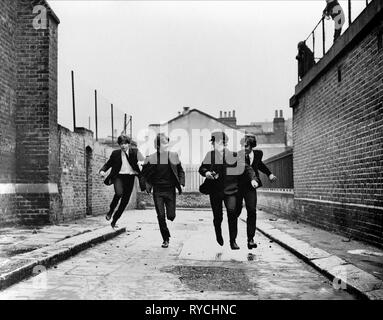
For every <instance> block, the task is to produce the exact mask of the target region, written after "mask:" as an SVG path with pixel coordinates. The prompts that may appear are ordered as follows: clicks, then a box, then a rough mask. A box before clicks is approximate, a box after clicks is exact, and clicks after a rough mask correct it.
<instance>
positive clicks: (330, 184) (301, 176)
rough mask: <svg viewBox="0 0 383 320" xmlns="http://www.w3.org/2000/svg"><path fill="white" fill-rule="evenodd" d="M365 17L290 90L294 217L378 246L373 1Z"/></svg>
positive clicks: (382, 179) (378, 13)
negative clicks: (310, 79)
mask: <svg viewBox="0 0 383 320" xmlns="http://www.w3.org/2000/svg"><path fill="white" fill-rule="evenodd" d="M368 9H369V10H367V11H366V12H364V15H363V14H362V16H363V17H362V19H359V20H358V19H357V20H356V21H355V22H354V26H352V27H350V28H349V29H348V30H347V31H346V33H345V34H344V35H343V36H342V38H340V39H338V41H337V43H335V45H334V47H333V48H332V49H331V52H329V53H328V57H325V58H324V59H322V60H323V61H321V63H320V64H319V65H318V66H317V67H316V69H315V70H311V74H309V75H308V76H306V78H307V79H308V78H310V77H311V78H313V81H311V82H310V83H308V82H307V83H305V80H306V81H307V79H303V80H302V83H303V84H300V85H299V86H297V88H296V91H298V92H296V96H295V97H294V100H292V101H296V102H294V103H293V104H292V107H293V108H294V109H293V140H294V187H295V213H296V214H297V215H298V216H299V218H300V219H302V220H304V221H306V222H309V223H312V224H314V225H316V226H319V227H324V228H326V229H329V230H334V231H338V232H340V233H342V234H347V235H349V236H352V237H355V238H358V239H362V240H366V241H369V242H371V243H374V244H377V245H382V244H383V236H382V234H383V175H382V172H383V106H382V102H383V50H382V49H379V48H378V42H379V40H378V35H379V33H381V31H382V29H383V24H382V5H381V4H379V3H378V1H375V3H374V1H373V3H371V4H370V8H368ZM335 52H338V53H337V54H335ZM326 59H327V60H326ZM325 64H326V66H325V67H324V65H325ZM321 67H322V69H321ZM315 73H317V74H315ZM314 77H315V78H314Z"/></svg>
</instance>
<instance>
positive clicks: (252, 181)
mask: <svg viewBox="0 0 383 320" xmlns="http://www.w3.org/2000/svg"><path fill="white" fill-rule="evenodd" d="M251 185H252V186H253V188H254V189H257V188H258V187H259V184H258V182H257V180H251Z"/></svg>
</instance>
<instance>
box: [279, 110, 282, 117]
mask: <svg viewBox="0 0 383 320" xmlns="http://www.w3.org/2000/svg"><path fill="white" fill-rule="evenodd" d="M279 118H283V111H282V110H279Z"/></svg>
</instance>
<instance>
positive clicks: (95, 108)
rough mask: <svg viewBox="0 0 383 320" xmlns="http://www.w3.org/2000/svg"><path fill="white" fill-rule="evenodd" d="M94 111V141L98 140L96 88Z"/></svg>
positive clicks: (95, 92) (95, 91)
mask: <svg viewBox="0 0 383 320" xmlns="http://www.w3.org/2000/svg"><path fill="white" fill-rule="evenodd" d="M94 113H95V124H96V128H95V131H96V141H98V125H97V90H94Z"/></svg>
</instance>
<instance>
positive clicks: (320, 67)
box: [290, 0, 383, 108]
mask: <svg viewBox="0 0 383 320" xmlns="http://www.w3.org/2000/svg"><path fill="white" fill-rule="evenodd" d="M382 15H383V1H381V0H375V1H372V2H370V3H369V5H368V6H367V7H366V8H365V10H364V11H363V12H362V13H361V14H360V15H359V16H358V17H357V18H356V19H355V20H354V22H353V23H352V24H351V25H350V27H349V28H348V29H347V30H346V31H345V32H344V33H343V34H342V35H341V36H340V37H339V38H338V39H337V40H336V41H335V43H334V45H333V46H332V47H331V48H330V49H329V51H328V52H327V53H326V54H325V56H324V57H323V58H322V59H321V60H320V61H319V62H318V63H317V64H315V65H314V66H313V67H312V68H311V69H310V71H309V72H307V74H306V75H305V76H304V77H303V79H302V81H301V82H299V83H298V84H297V85H296V86H295V95H294V96H292V97H291V99H290V107H291V108H294V107H295V106H296V105H297V104H298V101H297V97H298V95H299V94H301V93H302V92H303V91H304V90H305V89H306V88H307V87H309V86H310V85H311V83H312V82H313V81H314V80H316V79H317V78H318V77H319V76H320V75H322V73H323V72H325V71H326V70H327V69H328V68H329V67H330V66H331V65H332V63H334V62H335V61H336V59H337V58H338V57H339V56H340V55H341V54H342V53H343V52H344V51H346V50H348V49H349V48H351V47H352V46H353V45H354V44H355V43H356V41H357V39H358V38H359V36H360V35H362V33H363V32H365V31H367V30H368V29H369V28H370V27H371V26H372V24H373V22H374V21H379V18H381V16H382Z"/></svg>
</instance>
